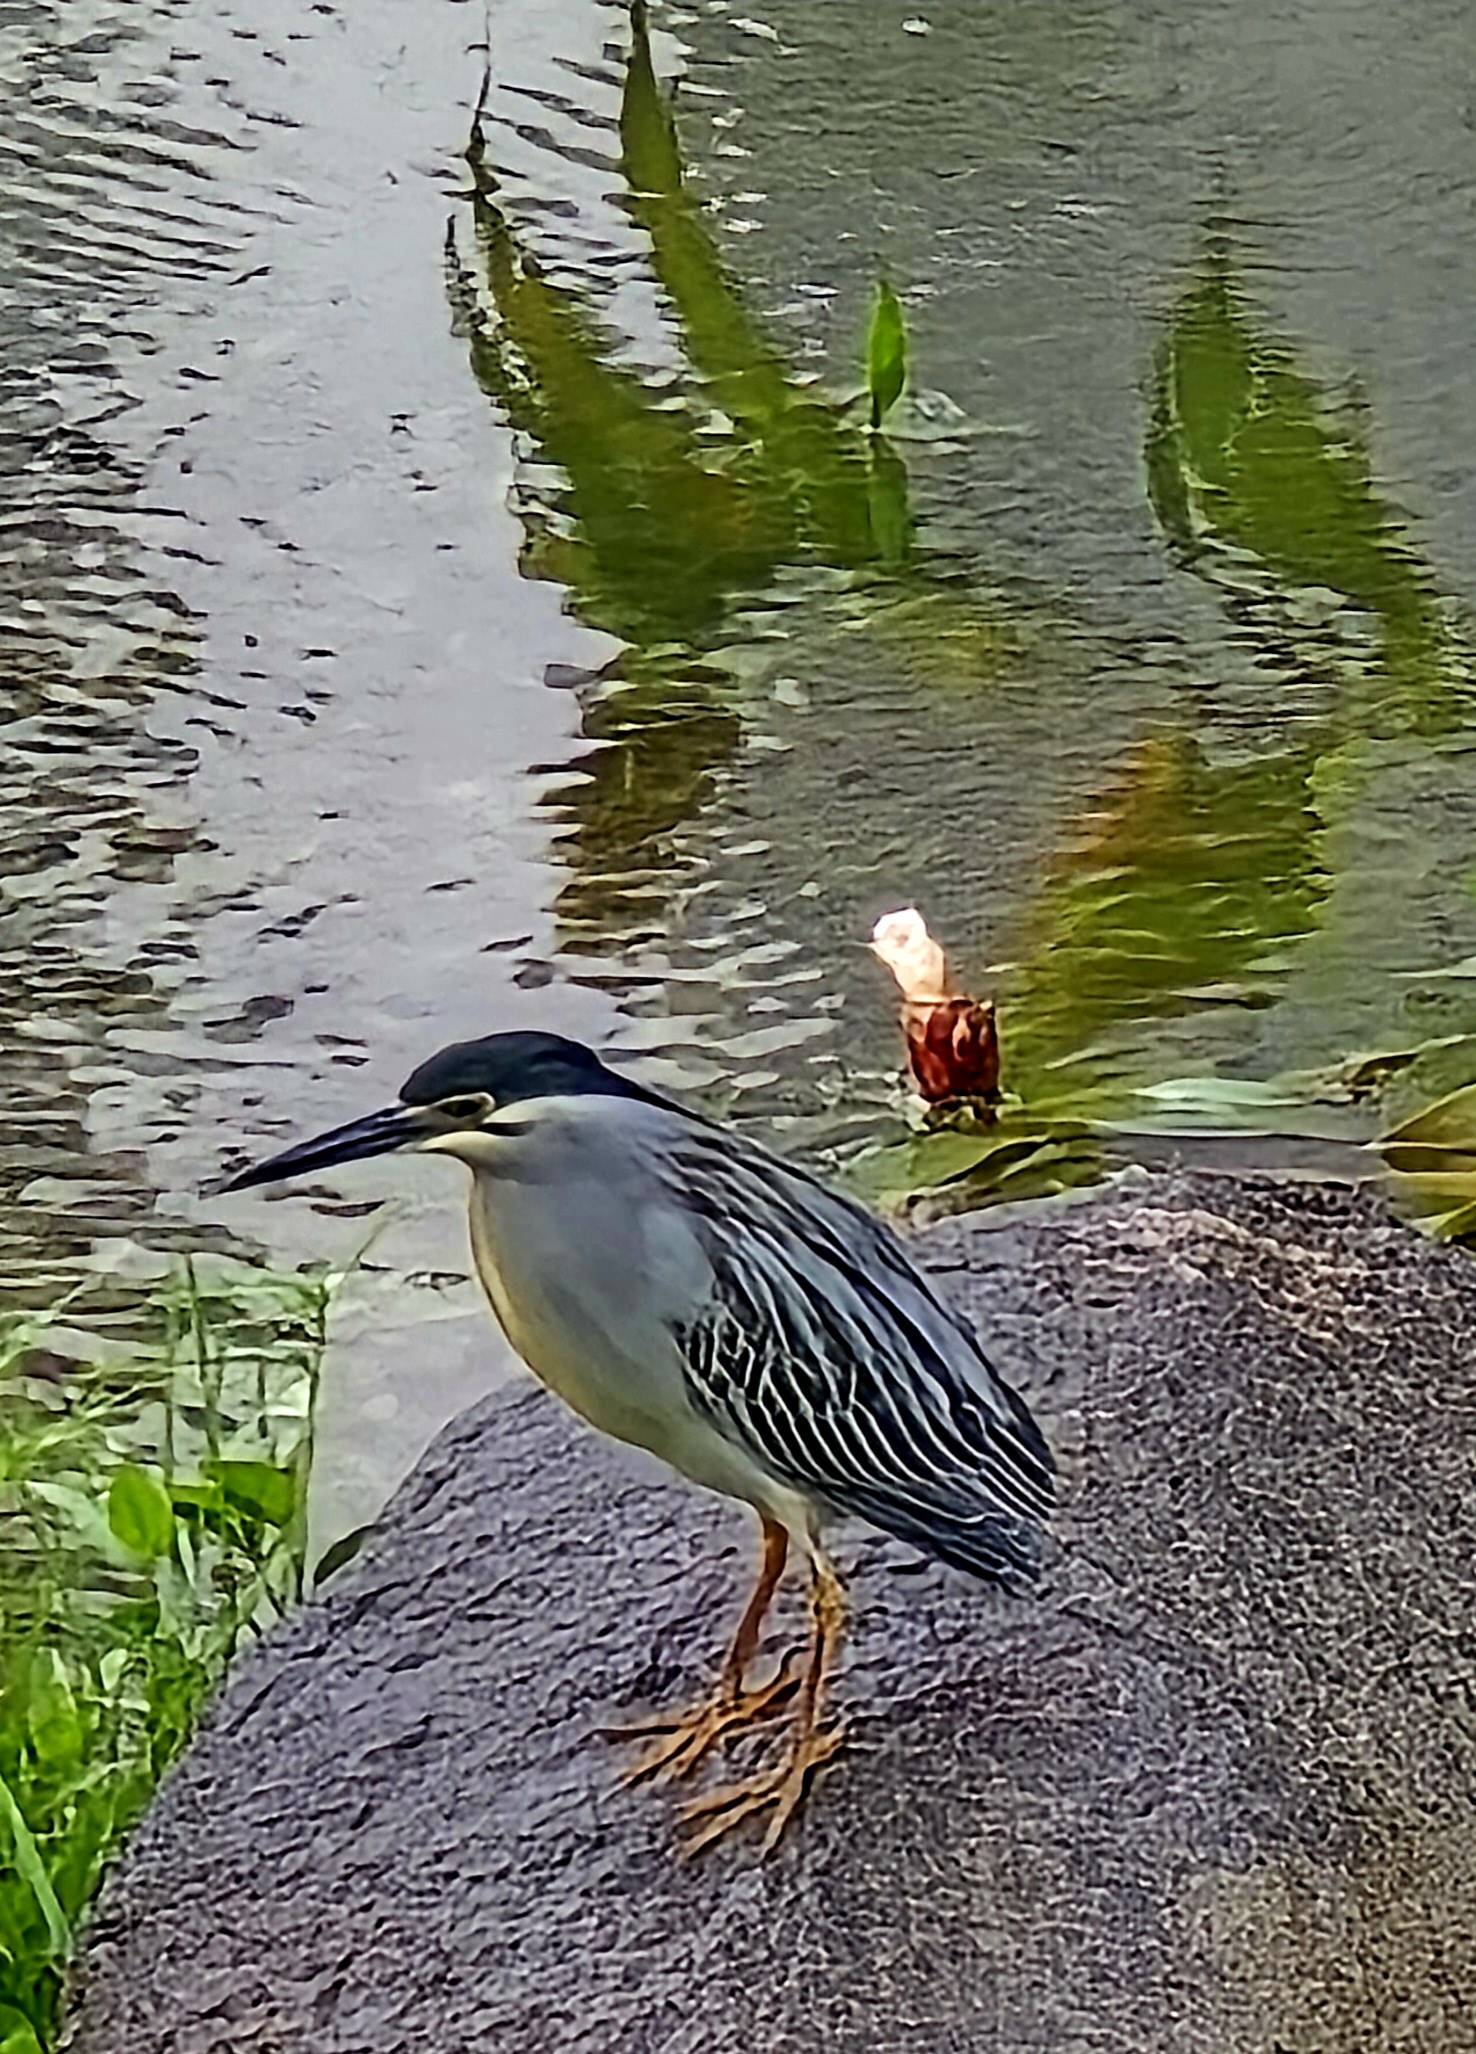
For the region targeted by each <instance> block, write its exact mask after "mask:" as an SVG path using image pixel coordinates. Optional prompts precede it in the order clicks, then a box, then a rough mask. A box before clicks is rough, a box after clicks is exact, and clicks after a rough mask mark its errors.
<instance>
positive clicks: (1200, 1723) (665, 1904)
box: [71, 1176, 1476, 2054]
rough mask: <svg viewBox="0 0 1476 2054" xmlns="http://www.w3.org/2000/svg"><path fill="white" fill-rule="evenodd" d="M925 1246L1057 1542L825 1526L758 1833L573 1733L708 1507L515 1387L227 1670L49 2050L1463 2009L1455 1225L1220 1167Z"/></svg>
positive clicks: (942, 2033)
mask: <svg viewBox="0 0 1476 2054" xmlns="http://www.w3.org/2000/svg"><path fill="white" fill-rule="evenodd" d="M921 1245H922V1246H923V1249H924V1252H925V1254H926V1257H927V1259H928V1260H929V1261H930V1262H932V1263H933V1264H934V1265H935V1266H936V1267H938V1268H939V1269H940V1270H942V1271H944V1272H946V1273H947V1280H948V1282H949V1285H950V1287H952V1288H956V1289H957V1291H958V1292H959V1294H960V1296H961V1298H962V1300H963V1302H964V1303H965V1304H966V1305H967V1307H968V1308H969V1310H970V1311H971V1312H973V1313H975V1314H976V1315H977V1317H978V1318H979V1320H980V1323H981V1325H982V1326H983V1328H984V1330H985V1332H986V1333H987V1334H988V1336H989V1337H990V1338H991V1340H992V1343H993V1347H994V1350H995V1353H996V1355H997V1357H998V1359H999V1360H1000V1363H1001V1366H1002V1367H1004V1368H1005V1369H1006V1371H1007V1372H1008V1373H1009V1374H1011V1375H1012V1376H1013V1377H1014V1378H1015V1380H1016V1381H1017V1382H1018V1383H1019V1384H1020V1385H1021V1387H1022V1388H1024V1389H1025V1390H1026V1392H1027V1393H1028V1394H1029V1396H1030V1398H1031V1400H1032V1402H1033V1404H1034V1405H1035V1407H1036V1408H1037V1411H1038V1413H1039V1415H1040V1417H1041V1418H1042V1421H1043V1422H1044V1424H1045V1425H1046V1427H1047V1429H1048V1431H1049V1433H1050V1434H1051V1436H1052V1439H1053V1441H1054V1443H1055V1446H1056V1448H1057V1451H1058V1453H1059V1456H1060V1459H1061V1463H1062V1469H1063V1480H1064V1486H1065V1488H1064V1505H1063V1511H1062V1515H1061V1518H1060V1521H1059V1524H1058V1527H1057V1532H1056V1541H1055V1544H1054V1547H1053V1551H1052V1556H1051V1560H1050V1564H1049V1567H1048V1573H1047V1576H1046V1579H1045V1582H1044V1585H1043V1587H1042V1589H1041V1591H1040V1594H1039V1596H1038V1597H1033V1598H1029V1599H1023V1600H1010V1599H1008V1598H1005V1597H1002V1596H999V1595H997V1594H994V1593H992V1592H990V1591H987V1590H984V1589H982V1588H980V1587H979V1586H977V1585H974V1584H971V1583H970V1582H968V1581H967V1580H966V1579H964V1578H961V1577H958V1576H955V1575H953V1574H951V1573H949V1572H946V1571H942V1570H936V1569H932V1568H923V1569H921V1570H919V1569H918V1566H917V1565H916V1563H915V1561H914V1560H913V1558H911V1557H910V1556H908V1555H907V1554H905V1553H904V1552H903V1551H902V1550H900V1549H898V1548H896V1547H895V1546H893V1545H892V1544H891V1543H886V1542H880V1541H876V1540H873V1539H871V1538H868V1537H863V1538H861V1539H860V1540H859V1542H857V1543H856V1544H855V1545H853V1546H850V1547H849V1548H848V1549H847V1550H846V1551H845V1552H846V1553H847V1555H848V1557H849V1559H850V1561H851V1563H852V1567H853V1576H852V1591H853V1596H854V1600H855V1606H856V1621H855V1632H854V1638H853V1640H852V1642H851V1646H850V1653H849V1659H848V1661H847V1664H846V1667H845V1670H844V1673H843V1674H842V1676H841V1679H840V1683H839V1697H840V1700H841V1701H842V1703H843V1705H844V1707H845V1709H846V1710H847V1711H848V1712H849V1714H850V1717H851V1719H852V1722H853V1733H854V1737H855V1746H854V1748H853V1749H852V1750H851V1751H850V1752H849V1753H848V1754H846V1755H844V1756H843V1757H842V1758H841V1759H840V1761H839V1762H838V1763H837V1764H836V1765H835V1767H834V1769H833V1770H832V1771H831V1772H830V1773H829V1774H828V1775H827V1776H825V1777H824V1778H823V1779H822V1780H821V1782H820V1783H819V1784H818V1786H817V1789H816V1792H815V1794H814V1797H813V1799H812V1802H811V1805H810V1808H809V1810H808V1812H807V1814H806V1815H805V1816H804V1817H803V1819H802V1821H801V1822H800V1825H799V1828H798V1830H797V1831H796V1832H795V1833H794V1835H793V1836H792V1838H790V1839H789V1840H787V1841H786V1842H785V1843H784V1844H783V1845H782V1846H781V1848H780V1850H779V1851H778V1852H777V1853H776V1854H775V1855H774V1856H773V1857H771V1858H770V1859H769V1860H768V1861H766V1862H762V1863H761V1862H759V1861H758V1860H757V1859H756V1858H755V1854H754V1850H753V1845H752V1843H751V1842H749V1843H746V1844H741V1845H740V1844H737V1843H736V1842H729V1843H727V1844H725V1845H720V1846H719V1847H718V1848H717V1849H716V1850H714V1851H712V1852H711V1853H709V1854H708V1855H707V1856H705V1857H704V1858H702V1859H700V1860H697V1861H692V1862H683V1861H680V1860H678V1859H677V1858H676V1855H675V1833H674V1820H673V1805H672V1801H671V1799H670V1798H668V1797H667V1796H665V1795H662V1794H651V1793H649V1792H646V1791H634V1792H627V1791H623V1790H621V1789H620V1788H618V1787H617V1783H616V1770H617V1766H618V1762H619V1756H618V1753H617V1752H616V1750H614V1749H613V1748H612V1747H611V1745H610V1744H609V1743H608V1742H607V1741H605V1740H603V1739H602V1738H600V1737H599V1735H598V1732H597V1729H598V1728H599V1727H600V1726H601V1725H602V1724H603V1723H605V1722H607V1721H610V1720H612V1719H617V1720H618V1719H619V1718H621V1717H622V1716H631V1715H635V1714H639V1713H640V1712H641V1711H642V1710H644V1709H646V1708H648V1707H653V1706H661V1705H665V1704H667V1703H669V1702H672V1701H675V1700H681V1699H683V1698H684V1697H685V1696H687V1695H688V1694H690V1693H692V1692H694V1691H695V1690H696V1689H697V1687H698V1686H699V1684H700V1683H701V1681H702V1680H703V1678H704V1676H705V1675H706V1673H707V1672H708V1670H709V1667H710V1664H711V1662H712V1660H713V1658H714V1657H715V1655H716V1653H717V1651H718V1649H719V1647H720V1645H721V1643H722V1640H723V1638H724V1636H725V1634H726V1632H727V1630H728V1626H729V1623H730V1615H731V1614H732V1613H733V1612H734V1611H735V1609H736V1607H737V1605H738V1603H739V1602H740V1600H741V1595H742V1592H743V1590H744V1588H745V1586H746V1579H747V1576H748V1573H749V1556H750V1545H751V1543H750V1536H749V1533H748V1531H747V1530H746V1529H747V1521H746V1518H745V1515H744V1514H743V1513H742V1512H740V1511H738V1510H737V1509H735V1508H733V1507H730V1506H724V1505H721V1504H717V1503H714V1502H709V1501H705V1500H702V1499H700V1498H698V1497H696V1496H695V1495H694V1494H692V1493H690V1492H688V1491H686V1490H685V1489H682V1488H680V1487H677V1486H674V1485H672V1484H670V1483H668V1482H667V1481H665V1480H663V1479H661V1478H658V1477H655V1476H653V1475H651V1474H649V1473H647V1472H646V1471H644V1470H643V1469H640V1468H638V1467H637V1466H635V1463H634V1460H633V1458H632V1459H627V1458H625V1457H624V1456H623V1455H622V1454H620V1453H619V1452H618V1451H616V1450H613V1449H610V1448H609V1447H606V1446H604V1445H602V1444H600V1443H599V1442H597V1441H595V1440H594V1439H593V1438H592V1437H590V1436H588V1435H586V1434H584V1433H583V1432H581V1431H579V1430H578V1429H576V1428H575V1427H574V1426H573V1425H572V1424H571V1423H570V1422H569V1421H568V1420H567V1419H566V1418H565V1417H564V1415H563V1414H562V1413H561V1412H560V1411H559V1410H558V1409H557V1407H556V1406H555V1405H554V1404H553V1403H552V1402H551V1401H549V1400H547V1399H545V1398H544V1397H543V1396H542V1395H541V1394H540V1393H537V1392H533V1391H526V1392H525V1391H519V1392H517V1393H514V1394H511V1395H507V1394H503V1395H501V1396H499V1397H498V1398H497V1399H494V1400H493V1401H491V1402H489V1403H488V1404H486V1405H485V1406H483V1407H482V1408H480V1409H479V1410H477V1411H476V1412H474V1413H472V1414H470V1415H468V1416H467V1417H466V1418H464V1419H463V1420H461V1421H459V1422H458V1423H457V1424H456V1425H454V1426H453V1427H452V1428H450V1429H449V1430H448V1431H447V1432H446V1433H445V1434H444V1435H443V1436H442V1438H441V1439H440V1441H439V1442H438V1443H437V1444H436V1445H435V1447H434V1448H433V1449H432V1450H431V1452H430V1454H429V1455H428V1457H427V1458H426V1460H425V1461H424V1462H423V1463H422V1465H421V1467H420V1469H419V1470H418V1471H417V1473H416V1474H415V1475H414V1476H413V1477H412V1479H411V1480H410V1482H409V1483H408V1484H407V1485H406V1486H405V1488H404V1489H403V1490H402V1491H401V1492H400V1494H399V1496H398V1497H397V1498H396V1500H395V1501H394V1503H393V1505H392V1506H391V1508H390V1510H389V1512H388V1513H387V1515H386V1517H385V1520H384V1522H383V1527H382V1530H381V1531H380V1532H379V1534H378V1536H377V1538H376V1539H375V1541H374V1542H373V1543H372V1544H371V1546H370V1548H369V1549H368V1551H367V1552H366V1553H365V1554H364V1555H362V1556H361V1557H360V1558H359V1560H358V1561H357V1562H355V1563H354V1564H353V1565H352V1567H351V1568H349V1569H348V1570H346V1571H345V1572H344V1573H343V1574H342V1576H341V1578H340V1579H339V1580H338V1581H337V1582H336V1583H335V1584H333V1585H332V1586H330V1589H329V1591H328V1593H327V1595H326V1596H325V1597H324V1598H323V1600H322V1601H321V1602H318V1603H315V1604H312V1605H310V1606H308V1607H307V1608H305V1609H304V1610H303V1611H302V1612H301V1613H300V1614H299V1615H298V1616H297V1617H296V1618H294V1619H293V1620H292V1621H290V1622H289V1623H288V1624H287V1625H286V1626H285V1627H284V1628H283V1629H282V1630H280V1631H278V1632H276V1633H274V1634H273V1635H272V1636H271V1637H270V1638H269V1639H268V1640H267V1641H266V1642H265V1643H264V1644H263V1645H262V1646H261V1647H260V1649H259V1650H257V1651H256V1652H254V1653H253V1654H252V1655H251V1656H250V1657H249V1658H248V1659H246V1660H245V1661H243V1662H242V1664H241V1665H240V1668H239V1670H238V1671H237V1673H236V1674H235V1676H234V1677H233V1679H232V1681H231V1684H230V1686H229V1687H228V1689H227V1690H226V1691H225V1693H224V1694H223V1697H222V1699H221V1701H220V1703H219V1704H218V1706H217V1707H216V1709H215V1711H214V1713H213V1715H212V1717H211V1718H210V1720H209V1722H208V1725H207V1727H206V1730H205V1731H204V1732H203V1733H202V1735H201V1736H200V1738H199V1741H198V1743H197V1745H196V1746H195V1748H194V1749H193V1751H192V1752H191V1753H190V1754H189V1756H188V1757H187V1759H186V1760H185V1761H184V1762H183V1764H182V1765H181V1766H180V1768H179V1769H178V1771H177V1772H176V1773H175V1774H174V1775H173V1776H172V1777H171V1778H170V1779H169V1781H168V1784H167V1786H166V1788H165V1789H164V1790H163V1792H162V1793H161V1795H160V1797H159V1799H158V1801H157V1803H156V1805H155V1806H154V1809H153V1811H152V1813H151V1814H150V1816H149V1818H148V1819H147V1820H146V1822H145V1824H144V1825H143V1827H142V1828H141V1830H140V1831H139V1833H138V1834H137V1836H136V1838H135V1840H134V1842H133V1844H132V1846H131V1848H130V1850H129V1852H128V1854H127V1857H126V1859H125V1860H124V1861H123V1863H122V1865H121V1867H120V1868H119V1870H118V1872H117V1874H116V1875H115V1877H114V1879H113V1881H112V1883H111V1885H110V1887H109V1888H108V1890H107V1892H106V1894H105V1898H104V1901H103V1904H102V1907H101V1909H100V1912H99V1915H98V1916H97V1918H96V1920H95V1922H94V1924H93V1926H92V1929H91V1932H90V1936H89V1939H88V1944H87V1948H86V1953H85V1960H84V1963H83V1968H82V1975H81V1986H80V1994H79V2000H78V2006H77V2009H76V2013H75V2017H74V2026H73V2039H72V2042H71V2044H72V2046H73V2048H74V2049H75V2050H76V2054H121V2050H123V2049H127V2050H128V2054H166V2050H167V2054H215V2050H217V2049H219V2050H225V2049H232V2050H239V2049H248V2050H251V2054H299V2050H307V2049H311V2050H313V2054H390V2050H394V2054H420V2050H425V2054H432V2050H434V2054H472V2050H483V2049H497V2050H500V2054H502V2050H505V2054H525V2050H526V2054H534V2050H538V2054H554V2050H558V2054H565V2050H574V2049H591V2050H599V2054H623V2050H630V2054H699V2050H701V2054H728V2050H732V2054H738V2050H743V2054H789V2050H794V2054H801V2050H803V2054H817V2050H818V2054H863V2050H865V2054H887V2050H892V2049H896V2050H901V2049H904V2048H905V2049H907V2050H909V2054H955V2050H957V2054H965V2050H967V2054H986V2050H987V2054H1035V2050H1040V2054H1047V2050H1048V2054H1108V2050H1112V2054H1153V2050H1160V2049H1161V2050H1164V2054H1168V2050H1172V2054H1200V2050H1203V2054H1271V2050H1278V2049H1279V2050H1283V2054H1334V2050H1339V2054H1341V2050H1345V2049H1346V2050H1349V2054H1352V2050H1357V2054H1386V2050H1387V2054H1394V2050H1400V2054H1405V2050H1415V2049H1420V2050H1423V2049H1429V2050H1431V2054H1460V2050H1464V2049H1471V2048H1476V1798H1473V1791H1476V1602H1473V1576H1472V1563H1473V1541H1476V1465H1473V1459H1472V1458H1473V1446H1476V1376H1473V1362H1472V1355H1473V1348H1472V1339H1473V1335H1476V1265H1473V1264H1472V1263H1471V1261H1470V1259H1469V1257H1467V1256H1465V1255H1463V1254H1460V1253H1458V1252H1452V1251H1446V1250H1441V1249H1438V1248H1435V1247H1432V1246H1429V1245H1427V1244H1426V1243H1425V1242H1423V1241H1422V1240H1420V1239H1419V1238H1418V1237H1417V1236H1416V1235H1415V1234H1413V1233H1412V1232H1410V1231H1409V1230H1408V1229H1406V1228H1404V1227H1402V1226H1400V1225H1399V1224H1397V1223H1396V1222H1395V1221H1394V1220H1392V1219H1391V1218H1389V1217H1388V1216H1387V1215H1386V1214H1385V1213H1384V1212H1383V1211H1382V1210H1380V1208H1379V1207H1378V1205H1377V1204H1376V1203H1375V1202H1374V1201H1373V1200H1371V1199H1368V1198H1366V1197H1362V1196H1355V1195H1353V1194H1350V1193H1349V1192H1347V1191H1342V1190H1336V1189H1328V1188H1317V1187H1312V1186H1277V1185H1272V1184H1268V1183H1264V1182H1261V1181H1254V1180H1246V1181H1240V1180H1235V1179H1229V1178H1219V1177H1189V1176H1185V1177H1179V1178H1155V1179H1149V1180H1146V1181H1143V1182H1140V1183H1138V1184H1137V1185H1136V1186H1135V1187H1130V1188H1128V1189H1126V1190H1123V1191H1119V1192H1117V1193H1115V1194H1113V1195H1110V1196H1108V1197H1105V1198H1101V1199H1096V1200H1093V1201H1092V1202H1090V1203H1088V1204H1085V1205H1079V1206H1074V1207H1071V1208H1068V1209H1065V1210H1063V1211H1059V1212H1057V1213H1055V1214H1054V1215H1053V1216H1051V1217H1049V1218H1045V1219H1037V1220H1035V1221H1032V1222H1030V1223H1029V1224H1025V1225H1019V1226H1012V1227H1008V1228H1004V1229H991V1228H989V1227H988V1226H986V1225H983V1224H981V1223H979V1222H961V1223H955V1224H952V1225H949V1226H947V1227H943V1228H939V1229H936V1230H934V1231H933V1232H932V1233H931V1234H930V1235H928V1236H927V1237H926V1239H925V1241H924V1242H923V1243H922V1244H921ZM800 1619H801V1614H800V1609H799V1606H798V1604H797V1603H796V1602H792V1603H791V1606H790V1609H789V1611H788V1612H787V1613H785V1614H783V1616H782V1620H781V1624H782V1626H783V1627H784V1628H786V1629H788V1630H790V1631H797V1629H798V1627H799V1625H800ZM782 1637H783V1636H782V1634H776V1641H777V1640H778V1639H780V1638H782ZM733 1759H735V1760H741V1759H742V1756H741V1755H740V1754H738V1752H737V1751H736V1750H735V1752H734V1757H733Z"/></svg>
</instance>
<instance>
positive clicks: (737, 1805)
mask: <svg viewBox="0 0 1476 2054" xmlns="http://www.w3.org/2000/svg"><path fill="white" fill-rule="evenodd" d="M810 1605H811V1611H812V1614H813V1620H814V1626H813V1633H812V1637H811V1641H810V1651H809V1662H808V1665H807V1667H806V1670H805V1679H804V1682H803V1683H802V1684H801V1685H800V1693H799V1701H798V1704H797V1706H796V1708H795V1717H794V1736H793V1739H792V1741H791V1743H790V1748H789V1753H788V1755H787V1757H786V1758H785V1760H784V1761H783V1762H781V1763H780V1765H779V1767H778V1768H777V1769H771V1770H768V1771H766V1772H764V1773H761V1774H759V1775H756V1776H747V1777H745V1778H744V1779H743V1781H742V1782H740V1783H730V1784H728V1785H726V1786H725V1787H724V1788H723V1789H721V1790H714V1791H711V1792H710V1793H709V1794H708V1795H707V1796H705V1797H696V1798H693V1800H692V1801H691V1803H690V1804H686V1805H683V1807H682V1818H683V1820H684V1821H692V1822H695V1830H694V1831H693V1832H692V1833H691V1834H690V1835H689V1836H688V1838H687V1840H686V1842H685V1843H684V1850H683V1851H684V1852H685V1853H687V1854H696V1853H697V1851H698V1850H699V1848H703V1847H709V1846H711V1844H712V1842H713V1841H714V1840H720V1839H721V1838H722V1836H723V1834H724V1833H729V1832H731V1831H732V1829H733V1828H734V1827H735V1826H737V1825H740V1824H741V1823H742V1822H743V1820H744V1819H747V1818H751V1817H752V1816H753V1815H754V1813H756V1812H762V1811H772V1814H773V1816H772V1817H771V1818H770V1820H769V1824H768V1827H767V1829H766V1831H765V1833H764V1844H763V1850H762V1851H763V1852H764V1853H765V1854H767V1853H769V1851H770V1849H771V1848H773V1847H776V1846H777V1845H778V1843H779V1839H780V1836H781V1835H782V1833H783V1831H784V1829H785V1827H786V1826H787V1825H788V1824H789V1822H790V1820H791V1819H792V1818H793V1817H794V1815H795V1813H796V1812H797V1811H798V1810H799V1807H800V1805H801V1803H802V1802H803V1800H804V1795H805V1792H806V1790H807V1789H808V1788H809V1784H810V1778H811V1777H812V1776H813V1775H814V1774H815V1772H816V1770H817V1769H820V1768H822V1767H823V1766H824V1765H825V1763H826V1762H828V1761H829V1760H830V1758H831V1756H832V1755H833V1754H834V1753H835V1752H836V1750H837V1749H838V1748H839V1747H840V1746H841V1744H842V1742H843V1741H844V1739H845V1727H844V1725H842V1724H841V1723H839V1722H836V1723H835V1724H832V1725H830V1726H826V1727H824V1728H822V1727H821V1725H820V1709H821V1706H822V1705H823V1703H824V1701H825V1686H826V1682H827V1680H828V1677H829V1672H830V1664H831V1660H832V1657H833V1656H834V1653H835V1646H836V1642H837V1641H838V1640H839V1638H840V1631H841V1627H842V1626H843V1625H844V1623H845V1616H846V1602H845V1594H844V1592H843V1591H842V1590H841V1587H840V1582H839V1579H838V1578H837V1576H836V1574H835V1571H834V1570H833V1569H832V1568H831V1566H830V1564H829V1563H828V1562H827V1561H826V1560H825V1558H824V1557H823V1556H822V1555H816V1556H815V1557H814V1561H813V1568H812V1580H811V1589H810Z"/></svg>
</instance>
